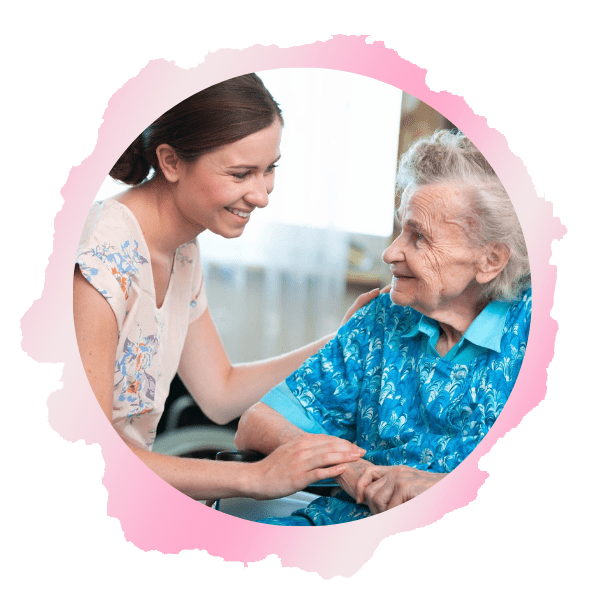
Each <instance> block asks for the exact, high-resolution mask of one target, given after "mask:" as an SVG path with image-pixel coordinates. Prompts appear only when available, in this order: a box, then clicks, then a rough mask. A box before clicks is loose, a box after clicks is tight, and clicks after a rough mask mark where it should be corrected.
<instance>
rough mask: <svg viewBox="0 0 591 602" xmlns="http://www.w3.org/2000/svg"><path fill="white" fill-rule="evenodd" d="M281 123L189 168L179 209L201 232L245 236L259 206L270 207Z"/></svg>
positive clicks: (179, 191) (183, 179)
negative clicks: (244, 232) (251, 216)
mask: <svg viewBox="0 0 591 602" xmlns="http://www.w3.org/2000/svg"><path fill="white" fill-rule="evenodd" d="M280 142H281V123H280V121H279V119H276V120H275V121H274V122H273V124H272V125H270V126H269V127H267V128H265V129H263V130H259V131H258V132H255V133H254V134H251V135H250V136H246V138H242V139H241V140H238V141H237V142H233V143H232V144H227V145H226V146H222V147H220V148H218V149H216V150H214V151H212V152H210V153H206V154H205V155H202V156H201V157H199V158H198V159H197V161H195V162H193V163H186V164H183V165H182V167H181V169H180V175H179V180H178V183H177V190H176V198H177V208H178V210H179V213H180V214H181V216H182V217H183V219H184V220H186V221H187V222H189V223H190V224H191V225H192V226H195V228H196V229H197V230H198V231H199V232H201V231H203V230H205V229H207V230H211V231H212V232H214V233H215V234H219V235H220V236H223V237H225V238H235V237H237V236H240V235H241V234H242V232H243V231H244V227H245V226H246V224H247V223H248V220H249V219H250V214H251V213H252V212H253V211H254V210H255V209H256V208H257V207H260V208H262V207H266V206H267V203H268V202H269V195H270V194H271V192H272V190H273V185H274V181H275V167H276V161H278V160H279V156H280V151H279V146H280Z"/></svg>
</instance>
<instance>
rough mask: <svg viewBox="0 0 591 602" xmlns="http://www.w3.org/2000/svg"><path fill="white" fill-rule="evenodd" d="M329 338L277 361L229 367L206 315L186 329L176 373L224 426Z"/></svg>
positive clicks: (214, 419)
mask: <svg viewBox="0 0 591 602" xmlns="http://www.w3.org/2000/svg"><path fill="white" fill-rule="evenodd" d="M330 338H331V336H326V337H324V338H322V339H320V340H318V341H316V342H314V343H311V344H309V345H306V346H305V347H302V348H300V349H297V350H295V351H292V352H290V353H286V354H285V355H282V356H279V357H275V358H271V359H268V360H264V361H260V362H254V363H249V364H239V365H236V366H232V364H231V363H230V361H229V359H228V356H227V354H226V352H225V350H224V348H223V345H222V343H221V340H220V338H219V335H218V333H217V330H216V329H215V325H214V324H213V321H212V319H211V316H210V314H209V312H206V313H205V314H204V315H203V316H201V317H200V318H199V319H198V320H196V321H195V322H193V324H191V326H190V327H189V332H188V334H187V339H186V341H185V347H184V349H183V354H182V356H181V362H180V365H179V370H178V372H179V375H180V377H181V379H182V380H183V382H184V383H185V386H186V387H187V389H188V390H189V393H191V395H192V397H193V398H194V399H195V401H196V402H197V403H198V404H199V406H200V407H201V409H202V410H203V411H204V412H205V414H206V415H207V416H209V418H211V419H212V420H213V421H215V422H218V423H221V424H224V423H227V422H229V421H230V420H232V419H234V418H236V417H238V416H240V415H241V414H243V413H244V411H245V410H247V409H248V408H249V407H251V406H252V405H254V404H255V403H256V402H257V401H259V400H260V399H261V398H262V397H264V396H265V395H266V394H267V393H268V392H269V391H270V390H271V389H272V388H273V387H275V386H276V385H278V384H279V383H280V382H281V381H283V380H285V379H286V378H287V377H288V376H289V375H290V374H291V373H292V372H293V371H294V370H296V369H297V368H299V366H300V365H301V364H302V362H303V361H304V360H306V359H307V358H308V357H310V356H311V355H312V354H314V353H315V352H316V351H318V350H319V349H320V348H321V347H322V346H324V345H325V344H326V343H327V342H328V341H329V340H330Z"/></svg>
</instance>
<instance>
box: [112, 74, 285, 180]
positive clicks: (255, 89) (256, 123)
mask: <svg viewBox="0 0 591 602" xmlns="http://www.w3.org/2000/svg"><path fill="white" fill-rule="evenodd" d="M277 118H278V119H279V121H280V122H281V125H283V118H282V116H281V110H280V109H279V105H278V104H277V103H276V102H275V100H274V99H273V97H272V96H271V94H270V93H269V91H268V90H267V88H265V86H264V84H263V82H262V81H261V79H260V77H258V75H256V74H254V73H250V74H248V75H241V76H239V77H234V78H232V79H228V80H226V81H224V82H221V83H219V84H215V85H213V86H211V87H209V88H206V89H205V90H202V91H201V92H197V94H193V96H189V98H186V99H185V100H183V101H182V102H180V103H179V104H178V105H175V106H174V107H172V109H169V110H168V111H166V113H164V114H163V115H161V116H160V117H158V119H156V121H154V123H152V125H150V126H148V127H147V128H146V129H145V130H144V131H143V132H142V133H141V134H140V135H139V136H138V137H137V138H136V139H135V140H134V141H133V142H132V143H131V145H130V146H129V148H128V149H127V150H126V151H125V152H124V153H123V154H122V155H121V157H120V158H119V160H118V161H117V163H115V165H114V166H113V168H112V169H111V171H110V172H109V175H110V176H111V177H112V178H114V179H115V180H119V181H120V182H123V183H124V184H130V185H136V184H139V183H140V182H143V181H144V180H145V179H146V178H147V177H148V174H149V173H150V169H151V168H154V169H155V170H156V171H158V157H157V156H156V149H157V148H158V146H160V145H161V144H169V145H170V146H171V147H172V148H173V149H174V150H175V152H176V153H177V155H178V156H179V157H180V158H181V159H183V160H185V161H194V160H195V159H197V158H198V157H200V156H201V155H203V154H204V153H207V152H209V151H212V150H214V149H216V148H219V147H220V146H224V145H225V144H231V143H232V142H236V141H237V140H240V139H242V138H245V137H246V136H249V135H250V134H254V133H255V132H258V131H259V130H262V129H264V128H266V127H269V126H270V125H271V124H272V123H273V122H274V121H275V119H277Z"/></svg>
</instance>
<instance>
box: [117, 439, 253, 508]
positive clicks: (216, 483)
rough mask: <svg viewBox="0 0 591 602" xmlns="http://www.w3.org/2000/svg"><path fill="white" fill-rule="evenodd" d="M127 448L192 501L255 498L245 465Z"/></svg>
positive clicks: (131, 447) (247, 467)
mask: <svg viewBox="0 0 591 602" xmlns="http://www.w3.org/2000/svg"><path fill="white" fill-rule="evenodd" d="M129 448H130V449H131V451H132V452H133V453H134V454H135V455H136V456H137V457H138V458H139V459H140V460H141V461H142V462H143V463H144V464H145V465H146V466H147V467H148V468H149V469H150V470H152V471H153V472H154V473H156V474H157V475H158V476H159V477H160V478H162V479H163V480H164V481H166V482H167V483H168V484H170V485H172V486H173V487H174V488H175V489H178V490H179V491H181V492H182V493H184V494H185V495H188V496H189V497H191V498H193V499H197V500H208V499H219V498H227V497H254V496H255V491H254V489H253V485H254V483H253V482H252V479H250V478H249V472H248V471H249V468H250V467H249V466H247V465H245V464H241V463H238V462H215V461H213V460H197V459H192V458H178V457H175V456H166V455H163V454H158V453H156V452H151V451H147V450H143V449H139V448H137V447H134V446H131V445H130V446H129Z"/></svg>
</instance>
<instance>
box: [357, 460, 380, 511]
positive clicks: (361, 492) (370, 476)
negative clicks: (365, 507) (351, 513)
mask: <svg viewBox="0 0 591 602" xmlns="http://www.w3.org/2000/svg"><path fill="white" fill-rule="evenodd" d="M379 478H380V475H379V469H378V468H377V467H370V468H367V469H366V470H365V471H364V472H363V474H362V475H361V476H360V477H359V480H358V481H357V485H356V486H355V493H356V495H355V501H356V502H357V503H358V504H362V503H363V500H364V499H365V488H366V487H367V486H368V485H369V484H370V483H373V482H374V481H375V480H376V479H379Z"/></svg>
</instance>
